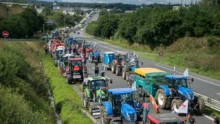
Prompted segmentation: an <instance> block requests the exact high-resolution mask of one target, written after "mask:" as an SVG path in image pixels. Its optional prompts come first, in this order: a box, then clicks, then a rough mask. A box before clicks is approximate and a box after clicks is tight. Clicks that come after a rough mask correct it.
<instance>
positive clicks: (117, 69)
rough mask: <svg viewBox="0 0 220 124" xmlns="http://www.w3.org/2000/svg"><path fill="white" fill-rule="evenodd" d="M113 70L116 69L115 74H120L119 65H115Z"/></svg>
mask: <svg viewBox="0 0 220 124" xmlns="http://www.w3.org/2000/svg"><path fill="white" fill-rule="evenodd" d="M115 71H116V75H117V76H119V75H120V68H119V66H117V67H116V70H115Z"/></svg>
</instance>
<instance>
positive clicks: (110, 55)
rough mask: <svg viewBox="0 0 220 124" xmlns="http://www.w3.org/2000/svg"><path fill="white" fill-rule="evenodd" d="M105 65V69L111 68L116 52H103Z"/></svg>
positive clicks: (103, 66)
mask: <svg viewBox="0 0 220 124" xmlns="http://www.w3.org/2000/svg"><path fill="white" fill-rule="evenodd" d="M103 56H104V58H103V65H102V68H103V69H104V70H106V69H111V64H112V62H113V61H114V59H115V53H114V52H104V53H103Z"/></svg>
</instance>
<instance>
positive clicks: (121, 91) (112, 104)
mask: <svg viewBox="0 0 220 124" xmlns="http://www.w3.org/2000/svg"><path fill="white" fill-rule="evenodd" d="M133 93H134V90H132V89H131V88H117V89H109V90H108V91H107V97H108V101H105V102H102V106H101V107H100V111H101V121H102V124H118V123H120V124H123V123H132V122H143V123H147V114H148V112H149V108H148V107H146V106H145V105H144V104H146V103H143V104H137V103H136V101H135V100H134V99H133Z"/></svg>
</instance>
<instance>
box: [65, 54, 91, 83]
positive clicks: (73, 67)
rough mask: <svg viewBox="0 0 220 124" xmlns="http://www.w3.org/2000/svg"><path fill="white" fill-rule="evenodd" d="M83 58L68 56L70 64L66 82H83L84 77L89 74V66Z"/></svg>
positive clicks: (67, 69) (67, 68)
mask: <svg viewBox="0 0 220 124" xmlns="http://www.w3.org/2000/svg"><path fill="white" fill-rule="evenodd" d="M82 60H83V58H79V57H78V58H77V57H75V58H68V65H67V67H66V82H67V83H69V84H72V82H74V83H76V82H77V81H79V82H83V80H84V77H86V76H87V67H86V65H84V64H83V62H82Z"/></svg>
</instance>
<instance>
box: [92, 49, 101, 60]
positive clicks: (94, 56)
mask: <svg viewBox="0 0 220 124" xmlns="http://www.w3.org/2000/svg"><path fill="white" fill-rule="evenodd" d="M89 61H90V62H91V63H93V62H94V61H97V62H102V59H101V55H100V51H99V50H98V49H95V50H91V51H90V52H89Z"/></svg>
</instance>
